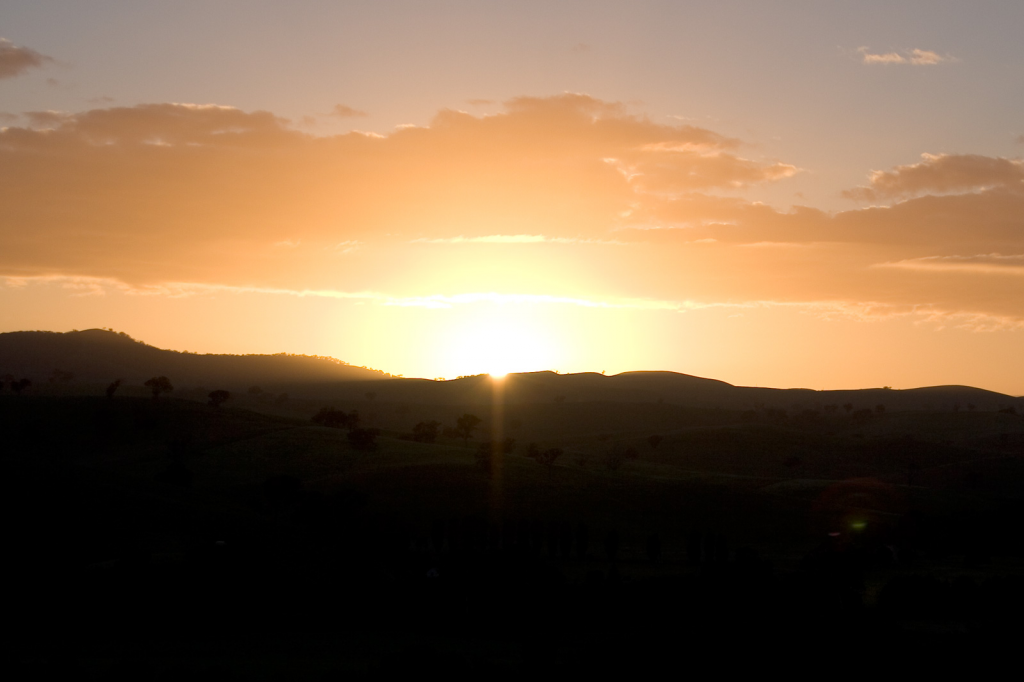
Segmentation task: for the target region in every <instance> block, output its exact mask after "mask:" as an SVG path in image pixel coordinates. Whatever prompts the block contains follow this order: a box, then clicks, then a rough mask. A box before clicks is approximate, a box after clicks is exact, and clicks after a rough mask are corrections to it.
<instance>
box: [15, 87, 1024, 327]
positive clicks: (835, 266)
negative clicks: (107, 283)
mask: <svg viewBox="0 0 1024 682" xmlns="http://www.w3.org/2000/svg"><path fill="white" fill-rule="evenodd" d="M25 117H26V120H27V121H28V122H29V125H28V126H27V127H8V128H5V129H4V130H3V131H2V132H0V201H2V202H3V205H4V206H5V212H4V215H3V216H2V217H0V220H2V225H3V228H4V229H3V230H2V231H0V275H2V276H7V277H16V278H26V277H48V276H61V277H84V278H89V277H92V278H101V279H110V280H116V281H119V282H123V283H125V285H126V286H132V287H147V286H149V287H160V286H161V285H162V284H163V283H167V282H179V283H180V282H189V283H191V285H190V286H211V287H242V288H246V287H248V288H249V289H251V290H253V291H263V290H266V291H278V290H281V291H284V290H287V291H353V290H355V291H358V290H362V289H363V288H365V287H372V289H373V290H374V291H383V292H387V294H386V295H387V296H391V297H394V298H395V299H396V300H398V299H399V298H401V299H402V300H406V299H408V300H413V299H416V298H417V297H422V296H427V297H430V296H457V295H460V292H467V291H479V290H488V291H495V292H497V293H500V294H501V295H505V296H513V295H531V296H554V297H556V298H567V299H568V298H572V299H573V300H576V299H579V300H582V299H583V298H584V296H583V294H581V293H580V292H581V291H582V292H587V293H588V295H589V294H592V295H593V296H599V297H602V300H612V299H616V300H618V299H623V300H625V299H629V300H669V301H691V302H693V304H694V305H746V304H748V303H750V302H756V301H772V302H774V303H773V304H777V305H783V304H787V302H788V303H793V304H794V305H795V304H797V303H799V304H800V305H805V306H811V307H812V308H813V307H814V306H823V308H822V309H829V310H831V309H833V307H835V306H838V308H836V309H839V308H842V309H851V310H852V309H857V310H861V309H864V306H868V308H870V309H875V310H879V309H882V308H885V307H886V306H888V307H890V308H891V309H893V310H896V309H899V310H904V309H907V310H913V309H925V308H926V309H928V310H930V311H933V312H932V313H931V314H934V315H962V316H963V315H966V316H968V318H970V319H981V318H978V317H977V316H979V315H980V316H982V318H985V316H990V317H991V316H995V317H998V318H999V319H1009V320H1013V319H1020V320H1024V301H1021V300H1019V297H1018V296H1015V295H1013V292H1010V293H1007V294H1000V293H998V292H996V293H993V289H992V280H991V277H989V276H988V275H989V274H990V271H991V272H1004V271H1005V270H991V269H992V268H1008V267H1016V265H1014V264H1013V263H1010V262H1009V261H1005V262H1004V261H1000V260H998V259H994V260H993V259H990V262H982V261H981V260H977V258H975V260H974V261H970V262H968V261H966V260H963V257H962V254H983V253H988V254H997V253H1005V254H1019V253H1024V218H1022V216H1024V184H1022V183H1024V171H1022V166H1021V162H1020V161H1019V160H1014V159H1006V158H1002V157H988V156H981V155H969V154H924V155H922V160H921V161H920V162H918V163H914V164H908V165H900V166H896V167H895V168H892V169H890V170H886V171H875V172H874V173H872V174H871V175H870V176H869V184H868V185H867V186H866V187H861V188H855V189H851V190H848V191H847V192H846V194H847V196H849V197H851V198H856V199H867V200H881V199H886V200H892V205H890V206H870V207H867V208H856V209H852V210H849V211H842V212H838V213H830V212H827V211H822V210H820V209H815V208H813V207H801V206H797V207H794V208H792V209H790V210H788V211H783V210H780V209H777V208H774V207H772V206H769V205H767V204H764V203H759V202H754V201H752V200H750V199H749V198H746V197H745V196H744V193H745V191H746V189H747V188H749V187H752V186H756V185H762V184H768V183H774V182H782V181H785V179H786V178H789V177H792V176H793V175H794V174H796V173H798V172H800V169H799V168H798V167H797V166H796V165H795V164H791V163H786V162H784V161H780V160H775V159H757V158H748V156H747V155H745V154H744V153H743V152H744V150H746V149H748V148H749V145H747V144H746V143H745V142H744V141H742V140H738V139H735V138H732V137H728V136H725V135H722V134H720V133H718V132H715V131H713V130H710V129H707V128H703V127H698V126H693V125H665V124H660V123H655V122H653V121H651V120H650V119H648V118H646V117H643V116H636V115H632V114H629V113H627V111H626V109H625V107H624V106H623V105H622V104H619V103H614V102H605V101H602V100H599V99H596V98H593V97H590V96H587V95H581V94H574V93H566V94H562V95H556V96H553V97H517V98H513V99H511V100H508V101H507V102H505V104H504V107H503V110H502V111H501V112H499V113H496V114H493V115H486V116H474V115H470V114H468V113H465V112H459V111H453V110H447V109H446V110H442V111H440V112H438V113H437V114H436V116H434V118H433V120H432V121H431V123H430V124H429V125H428V126H425V127H406V128H400V129H397V130H395V131H393V132H391V133H390V134H388V135H371V134H366V133H359V132H352V133H346V134H344V135H334V136H326V137H317V136H313V135H309V134H306V133H303V132H300V131H298V130H296V129H295V128H293V127H292V126H291V124H290V123H289V122H288V121H287V120H285V119H284V118H281V117H279V116H276V115H275V114H273V113H271V112H267V111H254V112H246V111H243V110H240V109H237V108H233V107H226V106H220V105H208V104H207V105H199V104H181V103H157V104H143V105H138V106H133V107H111V108H103V109H93V110H89V111H84V112H79V113H65V112H57V111H35V112H28V113H26V114H25ZM339 245H345V246H344V248H341V247H339ZM354 245H358V248H355V247H354ZM593 245H599V248H597V247H595V246H593ZM766 245H773V246H775V247H780V246H794V247H796V246H799V247H801V248H766V247H765V246H766ZM750 246H757V247H759V248H740V247H750ZM426 250H429V251H430V253H429V254H426V253H425V251H426ZM957 258H960V259H961V260H956V259H957ZM1000 258H1003V257H1000ZM1006 258H1016V256H1008V257H1006ZM341 259H344V261H343V262H344V265H342V260H341ZM929 259H931V260H929ZM942 259H947V260H942ZM1014 263H1015V261H1014ZM954 271H955V272H956V273H959V275H962V276H964V277H972V276H973V277H977V278H978V279H977V280H976V281H975V280H971V281H970V282H968V283H967V284H966V285H965V283H964V282H963V281H955V282H954V281H950V278H949V275H950V274H951V273H953V272H954ZM425 283H426V284H425ZM594 292H596V293H594ZM373 300H377V299H373ZM830 306H831V307H830ZM922 306H923V307H922ZM887 309H888V308H887ZM971 316H974V317H971ZM965 319H966V318H965ZM985 319H988V318H985ZM986 324H987V323H986Z"/></svg>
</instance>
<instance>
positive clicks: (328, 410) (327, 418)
mask: <svg viewBox="0 0 1024 682" xmlns="http://www.w3.org/2000/svg"><path fill="white" fill-rule="evenodd" d="M312 422H313V423H314V424H318V425H320V426H327V427H330V428H332V429H342V428H346V427H347V428H348V429H349V430H352V429H355V428H357V427H358V426H359V413H358V412H356V411H355V410H353V411H352V412H351V413H348V414H346V413H345V411H344V410H336V409H334V407H333V406H332V407H321V408H320V411H319V412H317V413H316V414H315V415H313V418H312Z"/></svg>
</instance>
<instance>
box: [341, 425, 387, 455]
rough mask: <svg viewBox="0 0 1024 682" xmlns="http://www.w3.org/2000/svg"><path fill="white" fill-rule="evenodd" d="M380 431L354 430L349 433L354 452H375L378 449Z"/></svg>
mask: <svg viewBox="0 0 1024 682" xmlns="http://www.w3.org/2000/svg"><path fill="white" fill-rule="evenodd" d="M379 435H380V430H379V429H360V428H354V429H352V430H350V431H349V432H348V442H349V443H350V444H351V445H352V448H353V449H354V450H364V451H373V450H376V449H377V436H379Z"/></svg>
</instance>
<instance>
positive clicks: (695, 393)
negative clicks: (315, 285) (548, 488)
mask: <svg viewBox="0 0 1024 682" xmlns="http://www.w3.org/2000/svg"><path fill="white" fill-rule="evenodd" d="M55 372H56V374H55ZM61 372H63V373H72V374H73V375H74V378H73V379H69V375H68V374H63V375H61V374H60V373H61ZM4 374H11V375H14V376H15V377H17V378H21V377H27V378H29V379H31V380H32V382H33V385H34V388H33V390H34V391H39V390H40V388H41V387H43V386H47V387H49V386H53V385H54V384H57V385H59V384H60V383H61V381H62V380H66V381H74V382H78V383H80V384H81V383H84V384H92V385H95V384H103V385H105V384H106V383H109V382H110V381H113V380H114V379H117V378H121V379H123V380H124V382H125V384H126V385H127V386H135V387H138V386H139V385H141V383H142V382H144V381H145V380H146V379H148V378H150V377H153V376H161V375H163V376H167V377H169V378H170V379H171V381H172V383H173V384H174V385H175V386H176V387H177V388H179V389H182V388H188V387H195V386H205V387H207V388H209V389H212V388H226V389H229V390H232V391H236V392H238V391H244V390H245V389H246V388H248V387H249V386H254V385H255V386H261V387H263V388H265V389H273V390H277V391H282V390H284V391H287V392H288V393H289V395H290V396H291V397H292V398H300V397H302V398H307V399H309V400H315V401H323V402H325V403H326V402H330V401H341V402H344V401H364V400H366V397H367V395H368V394H369V393H372V394H373V396H374V399H376V400H377V401H378V402H382V403H401V404H420V405H490V404H491V403H493V402H494V400H495V394H496V391H497V392H499V393H500V395H501V399H502V402H504V403H505V404H529V403H556V402H557V403H565V402H568V403H579V402H585V403H599V402H604V403H641V404H657V403H665V404H671V405H682V406H688V407H702V408H724V409H732V410H758V411H763V410H785V411H786V412H787V413H788V415H789V416H796V415H800V414H804V413H808V412H811V413H813V412H818V413H822V414H825V413H829V412H832V413H852V412H856V411H864V410H871V411H873V412H875V411H878V410H879V409H880V407H879V406H881V409H884V410H888V411H926V412H955V411H961V410H962V411H972V410H980V411H995V410H1004V409H1010V408H1014V409H1016V410H1018V411H1021V410H1022V409H1024V399H1021V398H1015V397H1013V396H1008V395H1005V394H1002V393H996V392H994V391H986V390H983V389H979V388H973V387H970V386H931V387H925V388H914V389H905V390H892V389H887V388H867V389H856V390H837V391H815V390H810V389H799V388H794V389H777V388H755V387H749V386H734V385H732V384H728V383H726V382H724V381H717V380H714V379H705V378H702V377H695V376H690V375H687V374H680V373H677V372H658V371H648V372H624V373H622V374H617V375H613V376H605V375H603V374H597V373H594V372H582V373H578V374H556V373H555V372H524V373H519V374H510V375H508V376H507V377H505V378H504V379H503V380H501V381H495V380H493V379H492V378H491V377H490V376H488V375H486V374H481V375H477V376H469V377H463V378H460V379H454V380H450V381H433V380H429V379H406V378H398V377H392V376H391V375H389V374H385V373H384V372H381V371H377V370H371V369H365V368H362V367H353V366H351V365H347V364H345V363H343V362H340V361H338V360H335V359H334V358H325V357H316V356H305V355H287V354H284V353H281V354H278V355H198V354H194V353H183V352H176V351H170V350H162V349H159V348H154V347H153V346H149V345H147V344H145V343H142V342H140V341H136V340H134V339H132V338H131V337H129V336H127V335H125V334H123V333H121V334H119V333H115V332H109V331H104V330H101V329H90V330H86V331H79V332H67V333H58V332H10V333H6V334H0V376H2V375H4ZM176 395H186V394H183V393H181V392H180V390H179V392H178V393H177V394H176ZM193 397H196V398H199V399H202V400H205V399H206V393H205V392H200V393H196V394H195V396H193ZM240 397H241V395H239V394H238V393H236V399H237V398H240ZM258 404H262V405H267V404H268V403H267V401H266V400H264V401H263V402H262V403H258ZM251 406H253V407H256V406H257V403H254V404H253V405H251ZM293 411H294V410H293Z"/></svg>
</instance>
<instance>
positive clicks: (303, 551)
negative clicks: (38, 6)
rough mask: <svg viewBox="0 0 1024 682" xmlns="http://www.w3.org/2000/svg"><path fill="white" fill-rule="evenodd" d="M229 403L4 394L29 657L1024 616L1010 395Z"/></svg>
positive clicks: (1021, 505) (186, 664) (885, 631)
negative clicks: (769, 402)
mask: <svg viewBox="0 0 1024 682" xmlns="http://www.w3.org/2000/svg"><path fill="white" fill-rule="evenodd" d="M228 405H230V403H228ZM228 405H226V406H224V407H220V408H214V407H210V406H208V405H205V404H202V403H199V402H190V401H185V400H173V399H168V398H166V397H161V398H160V399H158V400H153V399H147V398H130V397H126V398H119V397H115V398H114V399H110V400H108V399H105V398H102V397H95V398H94V397H52V396H51V397H43V396H32V395H21V396H13V395H5V396H0V429H2V431H0V432H2V433H3V440H2V453H3V462H4V471H5V474H6V475H5V476H4V479H3V480H4V484H5V490H4V495H3V496H2V497H3V500H4V509H3V519H4V522H3V523H4V533H3V537H4V547H5V549H6V552H5V563H6V564H7V567H8V569H9V570H8V573H9V575H10V576H11V577H9V578H8V583H7V584H8V587H7V593H8V597H7V600H6V601H7V604H8V606H7V607H6V609H5V617H6V619H7V621H8V623H9V624H14V625H15V627H14V628H13V630H14V633H15V634H14V635H13V636H12V637H11V638H9V639H8V641H7V642H6V644H7V646H8V647H10V652H9V654H8V658H7V660H8V661H9V663H10V665H11V666H14V667H17V668H18V670H19V671H20V672H19V675H22V676H24V675H27V674H29V673H33V672H34V673H36V674H38V675H39V676H52V675H53V674H63V675H68V674H73V675H75V676H76V677H79V678H84V679H110V678H112V677H113V678H117V677H124V678H125V679H149V678H156V679H173V678H177V677H193V676H196V675H200V674H214V675H217V676H220V677H224V678H226V679H340V678H342V677H353V676H354V677H361V676H362V677H382V678H383V677H390V676H392V675H393V674H395V673H403V674H409V675H429V674H460V673H466V674H471V673H485V674H489V675H495V674H498V675H501V674H508V675H519V674H521V673H523V672H525V671H537V670H540V671H550V672H552V673H557V674H573V673H576V674H586V673H600V672H605V673H607V672H608V671H614V670H618V671H621V672H622V674H636V673H638V672H641V671H642V670H644V669H645V668H650V669H651V670H654V669H664V666H666V665H668V666H672V667H671V668H669V669H670V670H674V671H675V673H674V674H678V675H686V674H687V673H691V674H692V673H700V672H704V671H707V670H709V669H710V670H712V671H716V670H717V671H718V672H719V673H721V674H725V673H727V672H729V671H731V670H739V669H742V668H746V667H748V666H749V667H753V668H758V667H763V668H765V669H767V668H769V667H774V665H775V664H774V663H771V662H772V661H774V660H789V661H795V660H799V661H805V662H809V661H811V660H814V659H815V658H816V657H817V656H819V655H828V656H831V657H833V660H842V661H844V663H843V665H844V666H847V667H848V666H849V665H854V664H856V663H857V662H869V661H876V660H877V661H881V660H882V657H883V656H887V655H900V656H903V657H911V658H913V660H915V661H916V665H918V666H924V665H926V664H927V663H929V662H931V663H942V662H943V661H947V660H950V659H952V658H957V657H959V656H961V655H963V656H968V655H970V656H979V655H980V656H983V658H981V659H974V660H991V658H992V657H993V656H996V655H998V654H999V653H1000V652H1002V651H1006V650H1007V649H1005V647H1007V646H1009V644H1010V643H1011V642H1013V641H1014V638H1015V637H1016V635H1017V634H1018V633H1019V632H1018V631H1019V629H1020V628H1019V627H1017V626H1016V623H1017V621H1018V620H1019V618H1018V615H1019V614H1020V613H1021V609H1022V608H1024V580H1022V573H1024V532H1022V528H1024V417H1021V416H1019V415H1017V414H1015V413H1012V412H1011V411H1009V410H1007V411H1004V412H997V411H990V412H984V411H957V412H888V413H886V412H884V411H875V412H872V413H870V414H866V413H865V412H858V413H853V412H850V411H843V410H836V411H831V412H829V413H826V414H819V413H817V412H812V411H805V412H803V413H799V414H795V415H785V414H782V413H781V412H780V411H778V410H771V409H762V410H727V409H697V408H687V407H681V406H677V405H668V404H657V403H646V404H645V403H600V402H593V403H585V402H564V403H562V402H555V403H551V402H545V403H536V404H531V403H522V404H517V405H509V406H506V407H505V408H504V409H496V408H493V407H492V406H490V405H482V406H481V405H479V404H478V405H443V406H438V405H433V406H420V407H417V405H415V404H408V403H402V404H392V403H388V402H385V401H370V402H366V401H364V402H362V403H358V404H357V403H352V404H338V405H336V406H335V407H336V408H337V409H338V410H344V411H351V410H353V409H359V410H360V413H361V427H363V428H376V429H378V430H379V431H380V433H379V435H377V437H376V440H375V442H373V443H372V444H371V443H366V442H363V443H360V442H359V441H358V440H355V441H353V439H351V438H350V436H349V431H348V430H347V429H344V428H328V427H323V426H318V425H315V424H314V423H312V422H311V421H310V419H309V417H310V416H312V414H313V413H314V412H315V410H314V409H313V406H312V404H310V405H305V406H303V405H302V404H301V403H298V404H295V403H294V401H293V404H291V405H290V406H289V408H288V409H289V410H291V412H290V413H289V414H290V416H282V415H281V414H278V415H269V414H263V413H259V412H255V411H251V410H246V409H234V408H231V407H229V406H228ZM279 411H280V410H279ZM465 413H473V414H476V415H478V416H479V417H481V419H482V423H481V424H480V426H479V427H478V429H477V430H476V431H475V432H474V433H473V434H472V435H471V436H470V437H467V438H458V437H444V436H440V437H438V439H437V441H436V442H434V443H425V442H416V441H414V440H411V439H410V438H411V434H412V432H413V426H414V425H415V424H417V423H419V422H422V421H430V420H437V421H438V422H441V424H442V425H443V426H452V425H454V423H455V420H456V418H457V417H458V416H460V415H462V414H465ZM492 437H497V438H496V440H498V441H503V440H504V439H505V438H512V439H513V440H514V442H513V443H511V447H510V448H509V450H510V451H509V452H501V453H499V452H496V451H491V450H488V449H486V448H481V446H480V444H481V443H482V442H484V441H487V440H489V439H491V438H492ZM371 440H372V439H371ZM530 443H536V444H537V446H538V448H537V451H539V452H541V453H543V452H547V451H550V450H554V449H557V450H559V451H560V452H561V454H560V455H559V456H558V457H557V458H555V459H554V461H553V463H550V464H544V463H542V462H543V457H530V456H528V454H529V450H528V445H529V444H530ZM936 646H937V647H938V648H937V649H935V648H933V647H936ZM936 651H939V652H941V653H939V654H936V653H935V652H936ZM979 652H980V653H979Z"/></svg>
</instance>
